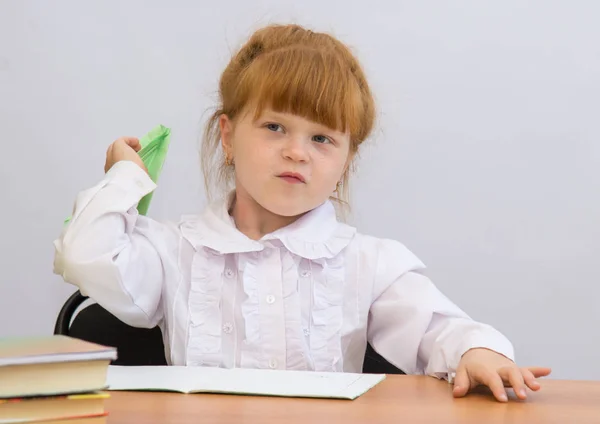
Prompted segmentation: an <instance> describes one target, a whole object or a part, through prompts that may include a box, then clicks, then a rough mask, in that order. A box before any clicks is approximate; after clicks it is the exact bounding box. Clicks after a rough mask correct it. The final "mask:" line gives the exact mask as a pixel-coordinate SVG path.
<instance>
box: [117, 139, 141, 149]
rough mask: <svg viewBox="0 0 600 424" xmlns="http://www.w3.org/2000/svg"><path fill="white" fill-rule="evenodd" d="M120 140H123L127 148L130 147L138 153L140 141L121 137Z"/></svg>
mask: <svg viewBox="0 0 600 424" xmlns="http://www.w3.org/2000/svg"><path fill="white" fill-rule="evenodd" d="M121 140H123V141H124V142H125V143H126V144H127V145H128V146H129V147H131V148H132V149H133V150H135V151H136V152H139V151H140V150H141V149H142V145H141V144H140V140H139V139H137V138H135V137H123V138H122V139H121Z"/></svg>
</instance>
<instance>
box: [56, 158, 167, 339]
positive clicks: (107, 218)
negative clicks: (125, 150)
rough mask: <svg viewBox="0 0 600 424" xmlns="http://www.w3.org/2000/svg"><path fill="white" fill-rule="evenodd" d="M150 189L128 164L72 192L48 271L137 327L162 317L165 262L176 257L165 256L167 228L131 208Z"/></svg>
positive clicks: (118, 165)
mask: <svg viewBox="0 0 600 424" xmlns="http://www.w3.org/2000/svg"><path fill="white" fill-rule="evenodd" d="M155 187H156V186H155V184H154V182H152V180H151V179H150V178H149V177H148V175H147V174H146V173H145V172H144V171H143V170H142V169H141V168H139V167H138V166H137V165H136V164H134V163H133V162H127V161H123V162H118V163H116V164H115V165H114V166H113V167H112V168H111V169H110V170H109V171H108V172H107V174H106V175H105V177H104V179H103V180H102V181H101V182H100V183H98V184H97V185H96V186H94V187H92V188H90V189H88V190H85V191H83V192H81V193H80V194H79V195H78V197H77V200H76V202H75V207H74V211H73V216H72V218H71V221H70V222H69V223H68V224H67V225H66V226H65V228H64V229H63V231H62V233H61V235H60V237H59V238H58V239H57V240H56V241H55V242H54V246H55V259H54V272H55V273H56V274H59V275H61V276H62V277H63V279H64V280H65V281H66V282H69V283H71V284H74V285H76V286H78V287H79V289H80V290H81V292H82V294H84V295H87V296H89V297H91V298H92V299H94V300H95V301H96V302H98V303H99V304H100V305H101V306H103V307H104V308H105V309H107V310H108V311H109V312H111V313H112V314H113V315H115V316H116V317H118V318H119V319H121V320H122V321H124V322H126V323H127V324H129V325H133V326H137V327H154V326H155V325H157V324H158V322H159V321H160V320H161V319H162V316H163V311H162V307H161V294H162V290H163V284H164V278H165V272H164V266H165V261H170V260H176V259H171V258H170V256H171V255H169V251H170V249H172V246H173V241H174V238H173V237H174V233H173V231H171V229H170V228H168V227H167V226H165V225H163V224H159V223H157V222H155V221H152V220H150V219H148V218H146V217H143V216H140V215H139V214H138V212H137V209H136V206H137V204H138V202H139V201H140V199H141V198H142V197H144V196H145V195H146V194H148V193H150V192H151V191H152V190H154V189H155ZM175 244H176V241H175ZM173 256H174V255H173Z"/></svg>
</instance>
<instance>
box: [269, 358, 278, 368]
mask: <svg viewBox="0 0 600 424" xmlns="http://www.w3.org/2000/svg"><path fill="white" fill-rule="evenodd" d="M269 368H271V369H275V368H277V359H271V360H269Z"/></svg>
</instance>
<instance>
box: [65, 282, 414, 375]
mask: <svg viewBox="0 0 600 424" xmlns="http://www.w3.org/2000/svg"><path fill="white" fill-rule="evenodd" d="M86 299H87V297H85V296H83V295H82V294H81V293H80V292H79V291H77V292H75V293H73V295H71V297H69V299H67V301H66V302H65V304H64V305H63V307H62V308H61V310H60V312H59V314H58V318H57V319H56V325H55V327H54V334H64V335H68V336H71V337H75V338H78V339H82V340H87V341H90V342H94V343H99V344H102V345H105V346H113V347H116V348H117V354H118V358H117V359H116V360H115V361H113V362H112V364H113V365H167V361H166V359H165V354H164V351H165V349H164V345H163V340H162V333H161V331H160V328H158V327H154V328H152V329H147V328H136V327H131V326H129V325H127V324H125V323H124V322H122V321H120V320H119V319H117V318H116V317H115V316H114V315H112V314H111V313H109V312H108V311H107V310H106V309H104V308H102V307H101V306H100V305H98V304H97V303H94V304H92V305H89V306H86V307H85V308H83V309H82V310H81V311H79V312H78V313H77V314H76V315H74V314H75V312H76V311H77V308H79V306H81V304H82V303H83V302H85V300H86ZM362 371H363V373H366V374H382V373H383V374H404V372H403V371H402V370H400V369H398V368H397V367H395V366H394V365H392V364H390V363H389V362H388V361H387V360H386V359H385V358H384V357H382V356H381V355H380V354H378V353H377V352H376V351H375V350H374V349H373V348H372V347H371V345H370V344H368V345H367V350H366V352H365V360H364V363H363V370H362Z"/></svg>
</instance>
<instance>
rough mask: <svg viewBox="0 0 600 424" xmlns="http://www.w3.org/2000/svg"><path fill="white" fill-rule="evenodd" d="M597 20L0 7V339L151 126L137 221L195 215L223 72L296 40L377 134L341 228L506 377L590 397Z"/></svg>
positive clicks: (499, 13) (541, 4)
mask: <svg viewBox="0 0 600 424" xmlns="http://www.w3.org/2000/svg"><path fill="white" fill-rule="evenodd" d="M598 16H600V2H596V1H591V0H590V1H576V0H574V1H569V2H567V1H550V0H537V1H522V0H505V1H502V2H500V1H497V2H490V1H475V0H473V1H452V2H447V1H420V2H416V1H394V2H392V1H385V2H384V1H381V2H380V1H368V2H365V1H362V0H361V1H339V2H337V1H324V0H319V1H314V0H310V1H303V2H296V1H293V2H292V1H281V0H263V1H258V0H257V1H251V2H247V1H242V0H235V1H229V2H224V3H223V5H219V3H218V2H214V1H210V2H209V1H191V0H190V1H168V2H167V1H131V0H130V1H114V0H113V1H103V2H98V1H97V2H81V1H52V2H48V1H41V0H40V1H18V0H14V1H10V0H9V1H7V0H0V124H1V125H0V143H1V147H2V165H1V166H0V195H1V197H0V199H1V205H2V208H1V209H0V226H1V227H0V229H1V234H2V237H1V239H0V240H1V247H2V255H1V256H0V258H1V264H0V265H1V268H0V269H1V271H2V277H1V280H0V281H1V282H0V336H13V335H33V334H43V333H46V334H49V333H51V332H52V328H53V325H54V320H55V317H56V313H57V312H58V310H59V308H60V306H61V305H62V303H63V302H64V300H65V299H66V298H67V296H68V295H69V294H70V293H72V292H73V291H74V288H73V286H70V285H68V284H65V283H63V282H62V281H61V280H60V278H59V277H57V276H55V275H53V273H52V260H53V254H54V250H53V245H52V242H53V240H54V239H55V238H56V237H57V236H58V234H59V233H60V230H61V226H62V222H63V220H64V219H65V217H67V216H68V215H69V214H70V213H71V208H72V205H73V201H74V199H75V195H76V194H77V192H79V191H80V190H82V189H84V188H87V187H89V186H91V185H93V184H94V183H96V182H97V181H98V180H99V179H100V178H101V177H102V172H103V165H104V154H105V151H106V148H107V146H108V144H109V143H111V142H112V141H113V140H114V139H116V138H118V137H119V136H122V135H136V136H141V135H143V134H144V133H146V132H147V131H148V130H150V129H151V128H152V127H154V126H155V125H157V124H159V123H162V124H164V125H166V126H169V127H171V128H172V143H171V148H170V151H169V156H168V159H167V163H166V164H165V168H164V171H163V174H162V176H161V180H160V182H159V188H158V190H157V192H156V193H155V195H154V199H153V204H152V206H151V209H150V215H151V216H152V217H155V218H157V219H166V218H173V219H176V218H177V217H178V216H179V215H180V214H181V213H189V212H195V211H198V210H199V209H200V208H201V207H202V206H203V205H204V200H203V199H204V198H203V188H202V180H201V176H200V175H201V174H200V171H199V159H198V146H199V137H200V133H201V130H202V123H203V118H204V117H205V116H206V115H205V112H206V110H207V109H208V108H209V107H211V106H212V105H213V104H214V103H213V101H214V94H215V91H216V84H217V79H218V77H219V73H220V71H221V70H222V69H223V67H224V66H225V64H226V62H227V59H228V58H229V56H230V54H231V52H232V51H234V50H235V49H236V48H237V47H239V45H240V44H241V43H242V42H243V41H244V38H245V37H247V36H248V35H249V34H250V33H251V31H252V30H254V29H257V28H258V27H260V26H262V25H264V24H267V23H270V22H297V23H301V24H305V25H308V26H310V27H311V28H313V29H315V30H323V31H328V32H332V33H333V34H334V35H336V36H338V37H339V38H341V39H342V40H344V41H345V42H347V43H348V44H349V45H350V46H351V47H352V48H353V49H354V50H355V52H356V53H357V55H358V57H359V58H360V59H361V61H362V62H363V64H364V67H365V69H366V72H367V74H368V76H369V78H370V81H371V84H372V87H373V90H374V92H375V95H376V97H377V101H378V106H379V111H380V113H379V118H380V119H379V122H378V127H377V131H376V132H375V134H374V137H373V138H372V140H370V141H369V142H368V145H367V146H366V147H365V149H364V150H363V152H362V158H361V160H360V161H359V163H358V171H357V175H356V178H355V179H354V182H353V184H354V186H353V188H354V197H353V213H354V214H353V216H352V223H353V224H355V225H356V226H357V227H358V228H359V230H360V231H362V232H366V233H370V234H373V235H376V236H380V237H387V238H394V239H398V240H400V241H402V242H403V243H405V244H406V245H407V246H408V247H409V248H410V249H411V250H413V251H414V252H415V253H416V254H417V255H418V256H419V257H420V258H421V259H422V260H423V261H424V262H425V263H426V264H427V265H428V267H429V275H430V276H431V278H432V279H433V281H434V282H435V283H436V284H437V286H438V287H439V288H440V289H441V290H442V291H443V292H444V293H446V294H447V295H448V296H449V297H450V298H451V299H452V300H454V301H455V302H456V303H457V304H459V305H460V306H461V307H462V308H463V309H464V310H466V311H467V312H468V313H469V314H470V315H471V316H472V317H474V318H475V319H477V320H480V321H484V322H487V323H490V324H492V325H494V326H496V327H497V328H498V329H500V330H501V331H503V332H504V333H505V334H506V335H507V336H508V337H509V338H510V339H511V340H512V341H513V343H514V345H515V347H516V351H517V359H518V362H519V363H520V364H523V365H549V366H552V367H553V368H554V377H557V378H573V379H600V364H599V361H598V358H600V331H598V325H599V324H600V266H599V265H598V253H599V252H600V220H599V218H600V200H599V197H598V195H599V194H600V126H599V122H600V121H599V116H600V101H599V99H600V47H599V46H600V44H599V43H598V41H599V40H600V25H598V20H597V17H598Z"/></svg>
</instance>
